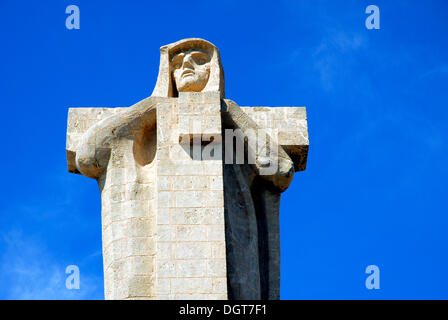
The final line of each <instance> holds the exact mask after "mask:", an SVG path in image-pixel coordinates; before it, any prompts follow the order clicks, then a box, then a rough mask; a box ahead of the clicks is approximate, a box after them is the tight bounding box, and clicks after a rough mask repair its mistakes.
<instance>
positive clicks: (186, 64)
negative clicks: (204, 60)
mask: <svg viewBox="0 0 448 320" xmlns="http://www.w3.org/2000/svg"><path fill="white" fill-rule="evenodd" d="M182 67H183V68H192V69H194V67H193V61H192V59H191V55H190V54H187V55H186V56H185V58H184V61H183V63H182Z"/></svg>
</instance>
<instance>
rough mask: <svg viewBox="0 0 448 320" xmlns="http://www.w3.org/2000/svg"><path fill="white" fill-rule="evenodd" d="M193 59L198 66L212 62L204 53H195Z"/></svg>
mask: <svg viewBox="0 0 448 320" xmlns="http://www.w3.org/2000/svg"><path fill="white" fill-rule="evenodd" d="M192 57H193V59H194V62H196V63H197V64H204V63H207V62H208V61H209V60H210V59H209V57H208V55H206V54H205V53H202V52H195V53H194V54H193V55H192Z"/></svg>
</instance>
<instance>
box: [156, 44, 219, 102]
mask: <svg viewBox="0 0 448 320" xmlns="http://www.w3.org/2000/svg"><path fill="white" fill-rule="evenodd" d="M192 91H193V92H210V91H219V92H220V96H221V98H222V99H224V98H225V92H224V72H223V69H222V65H221V59H220V57H219V51H218V49H217V48H216V47H215V46H214V45H213V44H212V43H210V42H208V41H206V40H203V39H199V38H190V39H184V40H180V41H177V42H175V43H171V44H169V45H166V46H163V47H161V48H160V66H159V76H158V78H157V83H156V86H155V88H154V91H153V92H152V95H151V96H157V97H171V98H172V97H178V95H179V92H192Z"/></svg>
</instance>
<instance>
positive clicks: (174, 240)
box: [66, 39, 308, 299]
mask: <svg viewBox="0 0 448 320" xmlns="http://www.w3.org/2000/svg"><path fill="white" fill-rule="evenodd" d="M197 51H200V54H197V53H196V52H197ZM173 57H175V58H173ZM179 57H180V58H179ZM179 59H180V60H179ZM182 59H183V60H182ZM204 59H205V60H204ZM207 59H208V60H207ZM175 61H177V62H179V61H181V62H182V64H180V63H177V62H176V65H173V64H174V62H175ZM207 61H208V62H207ZM176 68H179V69H176ZM173 69H174V70H177V71H176V75H177V76H176V77H175V78H174V79H173V78H172V75H173V74H174V71H173V73H172V70H173ZM183 70H188V72H187V71H185V72H184V71H183ZM198 74H199V76H198V77H196V76H197V75H198ZM204 79H206V80H207V82H204ZM179 83H181V84H182V86H181V85H178V84H179ZM177 86H178V87H177ZM179 91H181V92H179ZM191 91H200V92H191ZM224 98H225V96H224V77H223V71H222V65H221V61H220V58H219V52H218V51H217V49H216V48H215V47H214V46H213V45H212V44H210V43H209V42H206V41H204V40H201V39H187V40H182V41H179V42H177V43H174V44H171V45H168V46H164V47H162V48H161V62H160V71H159V78H158V81H157V85H156V88H155V89H154V92H153V95H152V96H151V97H149V98H147V99H144V100H142V101H140V102H139V103H137V104H135V105H133V106H131V107H128V108H70V110H69V115H68V128H67V147H66V149H67V162H68V170H69V172H72V173H78V174H83V175H85V176H87V177H90V178H93V179H96V180H97V181H98V185H99V189H100V192H101V202H102V234H103V260H104V282H105V296H106V299H227V298H229V299H278V298H279V294H280V287H279V281H280V258H279V257H280V236H279V219H278V217H279V206H280V194H281V192H283V191H284V190H285V189H286V188H287V187H288V186H289V184H290V182H291V180H292V177H293V174H294V171H300V170H304V169H305V166H306V158H307V153H308V134H307V121H306V113H305V108H297V107H276V108H270V107H239V106H238V105H237V104H235V103H234V102H233V101H231V100H226V99H224ZM228 129H231V130H232V132H236V131H235V130H238V129H239V130H241V131H242V132H243V134H249V133H250V132H253V131H257V130H258V131H259V130H262V129H267V130H268V131H269V129H271V130H270V131H269V132H268V135H267V140H266V141H265V143H264V144H263V146H264V151H267V152H268V153H269V154H275V155H276V158H275V159H276V164H277V165H276V166H275V170H274V171H273V172H270V173H269V174H265V173H264V171H263V170H265V169H266V163H267V162H266V158H265V157H264V153H262V152H261V151H260V150H258V149H257V150H255V153H254V162H249V163H247V162H245V163H243V164H236V163H237V162H235V159H233V158H232V163H227V162H226V161H224V159H225V158H226V155H228V154H230V153H229V150H230V149H229V150H228V149H226V146H227V145H228V143H229V141H228V140H226V137H227V136H226V130H228ZM272 129H278V130H272ZM232 141H233V137H232ZM238 141H240V142H242V143H244V142H243V141H244V140H243V139H242V138H241V137H239V136H236V137H235V146H236V145H237V142H238ZM246 144H248V142H246ZM246 147H247V145H246ZM249 149H250V148H249ZM245 150H246V151H245V152H246V154H245V158H246V159H249V158H250V154H249V151H247V150H248V149H247V148H246V149H245ZM251 154H252V153H251Z"/></svg>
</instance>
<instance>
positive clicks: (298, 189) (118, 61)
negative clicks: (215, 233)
mask: <svg viewBox="0 0 448 320" xmlns="http://www.w3.org/2000/svg"><path fill="white" fill-rule="evenodd" d="M70 4H76V5H78V6H79V8H80V11H81V28H80V30H67V29H66V28H65V19H66V17H67V15H66V14H65V8H66V6H68V5H70ZM369 4H375V5H377V6H378V7H379V8H380V12H381V29H380V30H367V29H366V27H365V19H366V17H367V15H366V14H365V12H364V11H365V8H366V7H367V5H369ZM447 12H448V3H447V2H446V1H443V0H439V1H436V0H434V1H399V0H394V1H391V0H388V1H379V0H378V1H377V0H375V1H361V0H358V1H355V0H345V1H334V0H326V1H323V0H312V1H311V0H294V1H269V2H264V1H260V0H259V1H244V2H242V1H236V0H232V1H219V2H212V1H194V2H183V1H182V2H181V1H179V2H177V1H169V2H166V1H157V2H150V1H135V0H134V1H132V0H129V1H87V0H82V1H81V0H80V1H73V2H64V1H60V0H58V1H45V2H36V1H13V0H0V35H1V50H0V74H1V77H0V93H1V105H2V117H3V119H4V120H5V121H3V123H2V125H1V126H0V134H1V137H2V138H3V139H2V156H1V158H0V164H1V168H2V169H3V170H2V176H3V178H2V180H3V183H2V184H1V186H0V188H1V192H0V194H1V197H2V201H1V203H0V299H103V297H104V295H103V283H102V281H103V280H102V256H101V219H100V195H99V191H98V187H97V185H96V182H95V181H94V180H90V179H87V178H85V177H82V176H78V175H73V174H69V173H68V172H67V169H66V158H65V133H66V120H67V111H68V108H69V107H70V106H76V107H81V106H85V107H92V106H98V107H115V106H130V105H132V104H134V103H135V102H137V101H139V100H141V99H143V98H146V97H147V96H149V95H150V94H151V92H152V89H153V87H154V84H155V81H156V78H157V71H158V62H159V61H158V60H159V47H160V46H162V45H164V44H168V43H171V42H174V41H177V40H179V39H182V38H186V37H201V38H205V39H207V40H209V41H211V42H213V43H214V44H215V45H216V46H217V47H218V48H219V49H220V51H221V58H222V61H223V65H224V70H225V74H226V95H227V97H228V98H229V99H232V100H234V101H236V102H237V103H238V104H239V105H244V106H247V105H248V106H250V105H252V106H263V105H264V106H306V107H307V112H308V125H309V135H310V143H311V146H310V153H309V158H308V167H307V170H306V171H305V172H301V173H298V174H296V176H295V178H294V182H293V184H292V185H291V187H290V188H289V189H288V190H287V191H286V193H285V194H284V195H283V196H282V203H281V214H280V219H281V242H282V245H281V249H282V251H281V258H282V267H281V271H282V278H281V295H282V298H283V299H447V298H448V293H447V292H448V290H447V289H446V288H447V287H448V279H447V277H446V272H444V271H445V270H444V268H445V267H446V266H447V264H448V258H447V256H448V255H447V252H448V235H447V233H446V229H447V227H448V217H447V209H446V208H447V205H446V198H447V197H446V194H447V188H446V181H447V178H448V169H447V166H446V163H447V160H448V159H447V158H448V151H447V149H446V147H444V144H445V143H446V141H447V138H448V134H447V133H448V132H447V121H448V111H447V102H448V85H447V80H448V43H447V36H446V33H447V32H448V19H446V16H447ZM71 264H75V265H78V266H79V268H80V271H81V289H80V290H71V291H70V290H67V289H66V288H65V277H66V275H65V268H66V266H68V265H71ZM371 264H374V265H377V266H378V267H379V268H380V270H381V289H379V290H367V289H366V287H365V278H366V277H367V275H366V274H365V268H366V267H367V266H368V265H371Z"/></svg>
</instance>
